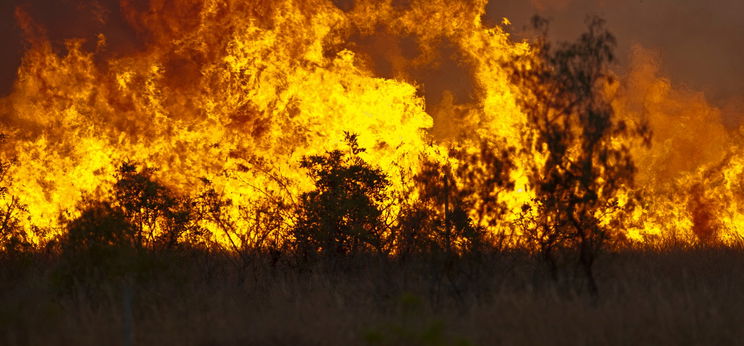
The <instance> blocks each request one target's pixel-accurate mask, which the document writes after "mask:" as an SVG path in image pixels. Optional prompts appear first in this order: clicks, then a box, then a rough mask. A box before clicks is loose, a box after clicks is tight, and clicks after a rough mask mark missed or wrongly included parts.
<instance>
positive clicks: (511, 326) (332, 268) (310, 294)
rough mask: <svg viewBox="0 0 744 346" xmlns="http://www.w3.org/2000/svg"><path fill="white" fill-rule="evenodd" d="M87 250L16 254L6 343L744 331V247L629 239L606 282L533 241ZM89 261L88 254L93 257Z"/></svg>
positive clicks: (597, 339) (739, 334) (734, 334)
mask: <svg viewBox="0 0 744 346" xmlns="http://www.w3.org/2000/svg"><path fill="white" fill-rule="evenodd" d="M86 260H90V261H91V262H89V263H82V262H81V261H80V260H70V259H68V258H63V257H59V256H55V255H44V254H34V255H18V256H5V257H4V258H3V259H2V264H1V265H0V275H2V276H1V277H0V344H2V345H8V346H16V345H19V346H20V345H194V346H207V345H641V344H645V345H705V344H707V345H735V344H740V343H741V342H742V340H744V275H743V273H744V250H742V249H732V248H717V247H699V248H674V247H672V248H667V249H664V250H658V249H650V248H648V249H630V250H623V251H619V252H614V253H605V254H604V255H603V257H601V259H600V261H599V262H598V263H597V266H596V274H597V280H598V282H599V287H600V291H599V295H598V296H596V297H593V296H592V295H590V294H587V293H586V292H584V290H582V289H581V287H583V286H582V285H581V279H580V278H581V277H580V276H579V275H578V274H575V273H574V270H573V269H572V267H571V266H570V265H568V264H567V265H565V266H564V269H563V270H562V271H561V275H560V277H559V280H558V281H553V280H549V279H547V277H548V276H546V275H545V273H544V271H543V270H542V269H541V266H540V264H539V262H535V261H533V260H531V259H530V258H529V256H526V255H525V254H523V253H519V252H506V253H505V252H499V253H491V254H483V255H481V256H479V257H473V258H457V259H450V260H445V259H443V258H442V257H437V256H426V257H424V256H422V257H420V258H409V259H407V260H397V259H384V258H377V257H357V258H345V259H342V260H335V261H315V262H312V263H299V264H298V263H297V262H296V261H294V260H293V259H292V258H287V257H282V256H279V257H276V256H270V255H252V256H248V257H246V258H245V261H243V260H241V259H239V258H237V257H236V256H233V255H228V254H224V253H206V252H202V251H180V252H169V253H147V254H140V255H136V256H133V255H127V256H125V257H119V258H117V259H116V260H115V261H113V262H112V261H111V260H110V259H106V260H103V261H100V260H98V261H97V260H96V259H90V258H88V259H86ZM81 263H82V264H81Z"/></svg>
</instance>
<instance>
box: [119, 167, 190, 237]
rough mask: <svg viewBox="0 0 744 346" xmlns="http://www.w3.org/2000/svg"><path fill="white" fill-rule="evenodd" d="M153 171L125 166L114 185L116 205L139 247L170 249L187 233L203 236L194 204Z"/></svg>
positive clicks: (120, 169) (121, 168) (120, 170)
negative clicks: (124, 217)
mask: <svg viewBox="0 0 744 346" xmlns="http://www.w3.org/2000/svg"><path fill="white" fill-rule="evenodd" d="M154 172H155V170H154V169H152V168H143V169H141V170H137V166H136V165H135V164H133V163H130V162H125V163H123V164H122V165H121V166H120V168H119V170H118V172H117V181H116V183H115V184H114V198H115V203H116V205H118V206H119V207H121V210H122V211H123V213H124V215H125V216H126V218H127V220H128V222H129V223H130V224H131V225H132V226H133V227H134V244H135V245H136V246H137V247H148V246H149V247H151V248H156V247H157V248H162V249H169V248H174V247H175V246H176V245H178V242H179V239H180V238H181V237H182V236H183V235H184V234H186V233H190V234H191V235H197V236H198V235H200V234H202V233H203V229H201V227H199V225H198V221H199V220H200V219H201V216H200V215H198V209H197V208H196V207H195V201H193V200H192V199H190V198H188V197H182V196H178V195H176V194H175V193H174V192H173V191H171V190H170V189H168V188H167V187H166V186H164V185H162V184H161V183H159V182H157V181H156V180H155V179H154V178H153V173H154Z"/></svg>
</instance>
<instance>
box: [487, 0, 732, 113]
mask: <svg viewBox="0 0 744 346" xmlns="http://www.w3.org/2000/svg"><path fill="white" fill-rule="evenodd" d="M535 13H539V14H540V15H542V16H544V17H547V18H549V19H552V24H551V28H552V32H553V33H554V34H555V37H556V38H560V39H564V40H565V39H574V38H575V37H577V36H578V35H579V34H580V33H581V30H582V29H583V28H584V26H583V19H584V18H585V17H586V16H587V15H588V14H596V15H599V16H601V17H602V18H604V19H606V20H607V25H608V28H609V29H610V31H611V32H612V33H614V34H615V36H616V37H617V39H618V45H619V47H618V58H619V59H620V64H621V65H622V64H627V63H628V60H629V59H628V58H629V56H628V54H629V51H630V48H631V47H632V46H633V45H641V46H643V47H644V48H647V49H652V50H653V51H655V52H657V53H658V54H659V55H660V59H661V72H662V74H663V75H665V76H666V77H670V79H671V80H672V81H673V82H674V83H675V84H676V85H677V86H681V87H687V88H690V89H693V90H699V91H703V92H705V94H706V96H707V97H708V99H709V100H710V101H711V102H712V103H713V104H715V105H717V106H719V107H723V108H727V107H738V108H739V109H738V110H736V111H735V112H729V113H741V112H742V110H744V109H742V108H744V102H742V101H744V1H742V0H715V1H710V0H532V1H527V0H495V1H492V2H491V3H490V4H489V6H488V11H487V18H486V19H487V20H489V21H497V20H500V18H501V17H508V18H510V20H511V21H512V23H513V24H514V25H513V30H515V31H519V29H521V28H523V27H524V25H525V24H526V23H528V22H529V18H530V17H531V16H532V15H534V14H535ZM742 120H744V119H726V122H727V123H729V124H733V123H739V122H741V121H742Z"/></svg>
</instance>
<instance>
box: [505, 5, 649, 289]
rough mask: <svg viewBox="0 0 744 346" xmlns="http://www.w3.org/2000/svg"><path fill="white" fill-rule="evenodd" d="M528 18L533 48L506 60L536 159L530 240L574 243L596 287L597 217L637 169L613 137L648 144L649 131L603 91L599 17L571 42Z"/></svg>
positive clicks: (611, 41) (606, 45) (607, 60)
mask: <svg viewBox="0 0 744 346" xmlns="http://www.w3.org/2000/svg"><path fill="white" fill-rule="evenodd" d="M533 25H534V28H535V29H536V30H537V31H538V33H539V36H538V38H537V39H536V40H535V42H534V45H533V47H534V55H525V56H522V57H520V58H518V59H516V60H515V61H512V62H508V63H506V64H505V66H506V68H507V70H508V71H509V72H510V77H511V80H512V82H513V83H514V85H515V86H516V87H517V88H519V93H520V94H521V95H522V97H521V99H520V105H521V108H522V110H523V111H524V113H525V115H526V116H527V125H526V127H527V128H526V129H525V131H524V133H525V135H524V143H525V146H524V148H525V150H526V151H529V152H532V153H534V155H535V156H537V157H538V158H539V159H538V160H535V162H534V163H533V164H532V166H531V167H530V173H529V174H530V181H531V184H532V187H533V188H534V190H535V193H536V198H535V200H534V211H536V212H537V213H539V216H538V217H537V218H536V219H535V220H532V221H536V222H537V223H538V226H537V227H536V228H534V230H535V231H536V232H537V234H536V235H537V238H536V239H538V242H539V243H542V245H543V251H546V252H550V251H552V250H553V248H554V247H555V246H556V245H557V244H558V243H560V244H562V245H571V247H572V248H575V249H577V250H578V259H579V264H580V267H581V268H582V269H583V272H584V273H585V275H586V278H587V283H588V288H589V290H590V292H592V293H596V292H597V284H596V281H595V279H594V275H593V272H592V266H593V264H594V261H595V258H596V255H597V253H598V252H599V251H600V250H601V249H602V248H603V247H604V245H605V244H606V240H607V237H608V229H607V228H606V227H605V226H603V222H602V220H601V218H600V216H601V215H603V214H607V211H608V210H612V209H616V208H619V206H618V205H617V203H616V198H617V196H618V194H619V193H620V192H621V191H622V189H623V188H625V187H627V186H629V185H631V184H632V182H633V176H634V173H635V166H634V164H633V160H632V158H631V155H630V152H629V149H628V144H627V143H629V141H621V140H619V139H623V138H642V139H644V140H645V141H646V143H648V136H649V133H648V130H647V127H646V126H645V125H643V124H642V125H640V126H637V127H631V126H630V125H629V124H627V123H626V122H625V121H623V120H622V119H619V118H618V117H617V116H616V114H615V112H614V110H613V108H612V105H611V99H610V98H609V96H608V94H607V93H606V92H605V90H607V87H608V86H610V85H612V84H613V83H615V81H614V78H613V76H612V74H611V72H610V70H609V66H610V64H611V63H612V62H613V60H614V55H613V50H614V47H615V38H614V37H613V36H612V34H610V33H609V32H608V31H607V30H606V29H605V28H604V21H603V20H601V19H599V18H590V19H589V20H588V25H587V26H588V31H587V32H586V33H584V34H582V35H581V37H580V38H579V39H578V40H577V41H576V42H573V43H561V44H559V45H558V46H557V47H553V46H552V45H551V43H550V42H549V41H548V39H547V32H548V25H547V21H545V20H544V19H542V18H539V17H536V18H535V19H534V20H533ZM530 209H532V207H530V206H526V207H525V209H524V210H525V211H528V210H530ZM533 224H534V223H533ZM540 239H542V240H540ZM544 254H545V255H548V256H549V255H550V254H549V253H544Z"/></svg>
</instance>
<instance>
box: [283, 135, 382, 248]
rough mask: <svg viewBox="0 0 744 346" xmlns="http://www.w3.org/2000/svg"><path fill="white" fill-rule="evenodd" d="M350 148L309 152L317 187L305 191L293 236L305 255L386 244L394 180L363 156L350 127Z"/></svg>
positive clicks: (305, 164) (308, 161) (305, 161)
mask: <svg viewBox="0 0 744 346" xmlns="http://www.w3.org/2000/svg"><path fill="white" fill-rule="evenodd" d="M346 141H347V144H348V147H349V148H348V150H347V151H345V152H342V151H340V150H334V151H330V152H327V153H326V154H324V155H315V156H310V157H305V158H304V159H303V160H302V163H301V166H302V167H303V168H306V169H308V172H309V175H310V177H312V179H313V180H314V182H315V190H313V191H310V192H307V193H303V194H302V196H301V199H300V202H299V208H298V211H297V218H298V220H297V223H296V226H295V227H294V229H293V230H292V232H291V233H292V237H293V242H294V245H295V247H296V249H297V250H298V251H300V253H301V254H304V255H311V254H316V253H317V254H322V255H324V256H330V257H335V256H344V255H351V254H357V253H361V252H370V251H376V252H379V253H384V252H385V250H386V241H385V232H386V226H385V223H384V222H383V221H382V216H383V210H382V209H383V203H384V202H385V201H386V199H387V196H386V194H385V189H386V188H387V187H388V185H389V182H388V178H387V176H386V175H385V174H384V173H383V172H382V171H381V170H380V169H376V168H372V167H371V166H370V165H369V164H367V163H366V162H364V160H362V158H361V157H359V154H360V153H362V152H364V151H365V149H363V148H360V147H359V145H358V144H357V136H356V135H353V134H349V133H346Z"/></svg>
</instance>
